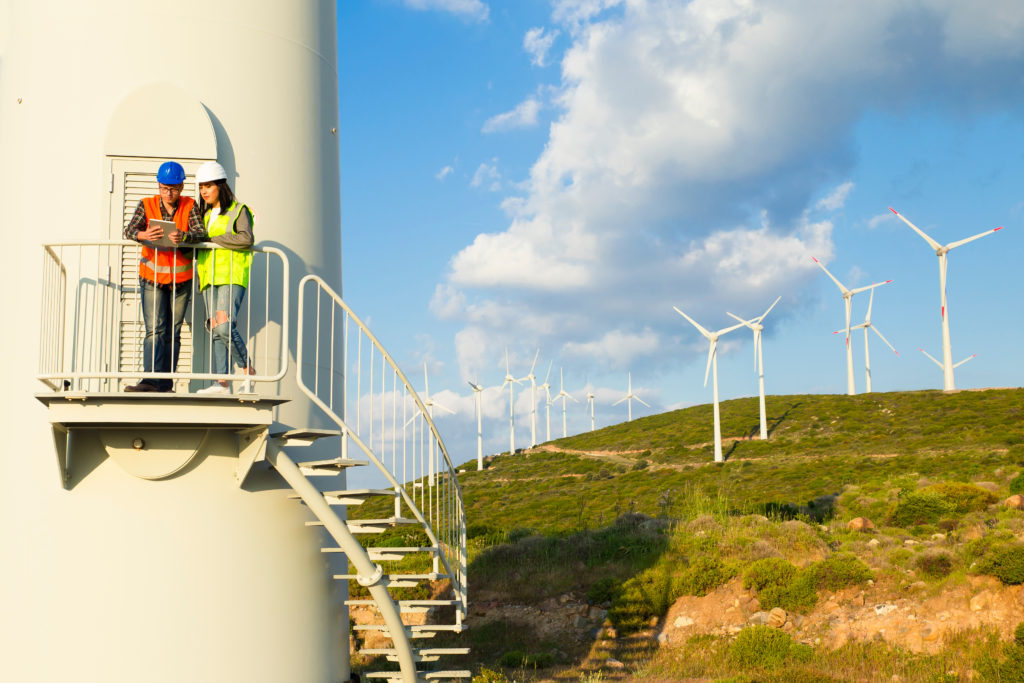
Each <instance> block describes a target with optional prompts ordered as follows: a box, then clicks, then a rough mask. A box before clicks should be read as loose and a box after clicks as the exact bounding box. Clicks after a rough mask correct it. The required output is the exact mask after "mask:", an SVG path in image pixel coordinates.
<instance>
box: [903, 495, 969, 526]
mask: <svg viewBox="0 0 1024 683" xmlns="http://www.w3.org/2000/svg"><path fill="white" fill-rule="evenodd" d="M954 509H955V505H954V504H953V503H952V502H951V501H950V500H949V499H947V498H946V497H945V496H944V495H942V494H941V493H937V492H935V491H927V490H921V491H908V492H906V493H904V494H902V495H901V496H900V499H899V502H897V503H896V507H895V509H894V510H893V511H892V514H891V515H890V521H891V522H892V523H893V524H894V525H896V526H902V527H907V526H913V525H915V524H935V523H936V522H938V521H939V520H940V519H942V518H943V517H946V516H947V515H949V514H951V513H952V512H953V511H954Z"/></svg>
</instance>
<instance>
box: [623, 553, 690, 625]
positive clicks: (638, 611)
mask: <svg viewBox="0 0 1024 683" xmlns="http://www.w3.org/2000/svg"><path fill="white" fill-rule="evenodd" d="M678 583H679V582H678V580H677V579H676V578H675V577H673V575H672V572H671V571H670V569H669V567H668V566H667V565H660V566H655V567H652V568H650V569H647V570H645V571H643V572H641V573H640V574H638V575H637V576H634V577H633V578H631V579H629V580H628V581H626V582H625V583H623V584H622V587H621V589H620V590H619V592H618V594H617V595H616V596H615V599H614V600H613V601H612V606H611V609H609V610H608V618H609V619H611V621H612V623H613V624H614V625H615V628H617V629H618V630H619V631H621V632H623V633H633V632H636V631H639V630H640V629H642V628H644V627H645V626H646V625H647V622H648V621H649V620H650V619H651V617H661V616H662V615H663V614H665V612H667V611H668V608H669V606H670V605H671V604H672V603H673V602H675V599H676V598H677V597H679V595H681V594H682V593H681V592H678V591H679V587H678Z"/></svg>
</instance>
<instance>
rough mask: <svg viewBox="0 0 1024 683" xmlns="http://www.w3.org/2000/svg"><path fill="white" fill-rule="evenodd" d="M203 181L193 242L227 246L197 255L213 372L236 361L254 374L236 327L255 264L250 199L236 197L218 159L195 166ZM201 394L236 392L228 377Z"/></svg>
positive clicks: (226, 369)
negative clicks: (199, 227)
mask: <svg viewBox="0 0 1024 683" xmlns="http://www.w3.org/2000/svg"><path fill="white" fill-rule="evenodd" d="M196 181H197V182H198V183H199V196H200V198H201V199H200V202H199V213H200V215H201V216H202V217H203V228H202V230H201V231H198V233H197V234H196V235H195V236H193V237H192V240H193V241H206V240H209V241H210V242H213V243H214V244H216V245H218V246H221V247H225V248H226V249H200V250H198V255H197V256H196V274H197V275H198V276H199V289H200V291H201V292H202V295H203V302H204V303H205V304H206V315H207V321H206V326H207V329H208V330H210V334H211V335H212V341H211V346H212V347H213V354H212V355H213V358H212V359H211V362H212V369H211V372H215V373H218V374H224V375H227V374H228V372H229V370H230V368H231V366H232V365H234V366H237V367H241V368H244V371H245V372H246V374H249V375H255V374H256V371H255V370H254V369H253V367H252V365H251V364H250V363H249V357H248V352H247V350H246V348H245V341H244V340H243V339H242V336H241V335H240V334H239V333H238V329H237V328H236V327H235V320H236V319H237V318H238V309H239V307H240V306H241V304H242V298H243V297H245V290H246V288H247V287H248V286H249V268H250V264H251V263H252V252H251V251H249V249H250V247H252V244H253V237H252V226H253V222H254V220H253V215H252V211H250V210H249V207H247V206H246V205H245V204H242V203H241V202H239V201H237V200H236V199H235V193H234V192H232V191H231V187H230V186H228V174H227V171H225V170H224V167H223V166H221V165H220V164H218V163H217V162H216V161H208V162H206V163H205V164H203V165H202V166H200V167H199V169H198V170H197V171H196ZM197 393H200V394H228V393H231V383H230V382H229V381H228V380H227V379H222V380H219V381H217V382H214V383H213V384H211V385H210V386H209V387H207V388H205V389H201V390H199V391H198V392H197Z"/></svg>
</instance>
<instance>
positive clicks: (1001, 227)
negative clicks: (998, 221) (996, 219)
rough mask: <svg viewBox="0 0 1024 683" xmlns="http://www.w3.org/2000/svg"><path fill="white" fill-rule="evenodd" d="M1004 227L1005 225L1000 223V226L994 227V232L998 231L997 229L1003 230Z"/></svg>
mask: <svg viewBox="0 0 1024 683" xmlns="http://www.w3.org/2000/svg"><path fill="white" fill-rule="evenodd" d="M1002 229H1003V226H1001V225H1000V226H999V227H998V228H993V229H992V232H997V231H999V230H1002Z"/></svg>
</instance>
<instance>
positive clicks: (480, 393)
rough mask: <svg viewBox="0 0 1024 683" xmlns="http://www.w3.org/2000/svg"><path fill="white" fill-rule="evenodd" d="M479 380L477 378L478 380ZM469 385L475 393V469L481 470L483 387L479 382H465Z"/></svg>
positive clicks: (482, 456)
mask: <svg viewBox="0 0 1024 683" xmlns="http://www.w3.org/2000/svg"><path fill="white" fill-rule="evenodd" d="M479 381H480V380H477V382H479ZM467 384H469V386H471V387H473V393H474V394H476V469H477V470H482V469H483V468H484V429H483V402H482V399H483V392H484V388H483V387H482V386H480V385H479V384H473V383H472V382H467Z"/></svg>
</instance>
